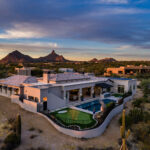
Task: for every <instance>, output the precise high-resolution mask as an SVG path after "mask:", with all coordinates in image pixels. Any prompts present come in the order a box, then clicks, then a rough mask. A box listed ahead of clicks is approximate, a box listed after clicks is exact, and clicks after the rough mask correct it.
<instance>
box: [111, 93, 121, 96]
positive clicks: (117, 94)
mask: <svg viewBox="0 0 150 150" xmlns="http://www.w3.org/2000/svg"><path fill="white" fill-rule="evenodd" d="M112 96H115V97H122V96H123V94H121V93H114V94H112Z"/></svg>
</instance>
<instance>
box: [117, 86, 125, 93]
mask: <svg viewBox="0 0 150 150" xmlns="http://www.w3.org/2000/svg"><path fill="white" fill-rule="evenodd" d="M118 93H124V85H118Z"/></svg>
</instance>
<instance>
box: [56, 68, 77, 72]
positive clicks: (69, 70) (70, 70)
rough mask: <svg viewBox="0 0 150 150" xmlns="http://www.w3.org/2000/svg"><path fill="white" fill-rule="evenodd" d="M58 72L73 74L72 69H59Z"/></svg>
mask: <svg viewBox="0 0 150 150" xmlns="http://www.w3.org/2000/svg"><path fill="white" fill-rule="evenodd" d="M58 71H60V72H74V70H73V68H59V69H58Z"/></svg>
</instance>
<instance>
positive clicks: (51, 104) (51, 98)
mask: <svg viewBox="0 0 150 150" xmlns="http://www.w3.org/2000/svg"><path fill="white" fill-rule="evenodd" d="M65 106H66V100H64V99H61V98H59V97H57V96H56V95H54V94H52V93H49V94H48V100H47V109H48V110H50V111H53V110H55V109H58V108H62V107H65Z"/></svg>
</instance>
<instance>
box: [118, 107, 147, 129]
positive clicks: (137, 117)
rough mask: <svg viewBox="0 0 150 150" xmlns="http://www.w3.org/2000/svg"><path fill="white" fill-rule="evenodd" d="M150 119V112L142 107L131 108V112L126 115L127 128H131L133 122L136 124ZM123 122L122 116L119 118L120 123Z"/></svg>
mask: <svg viewBox="0 0 150 150" xmlns="http://www.w3.org/2000/svg"><path fill="white" fill-rule="evenodd" d="M149 119H150V114H149V113H147V112H144V111H143V110H142V109H137V108H134V109H131V110H130V112H129V114H127V115H126V116H125V120H126V124H125V125H126V129H128V128H130V127H131V125H132V124H136V123H138V122H141V121H144V122H147V121H148V120H149ZM121 123H122V116H121V117H120V118H119V124H120V125H121Z"/></svg>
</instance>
